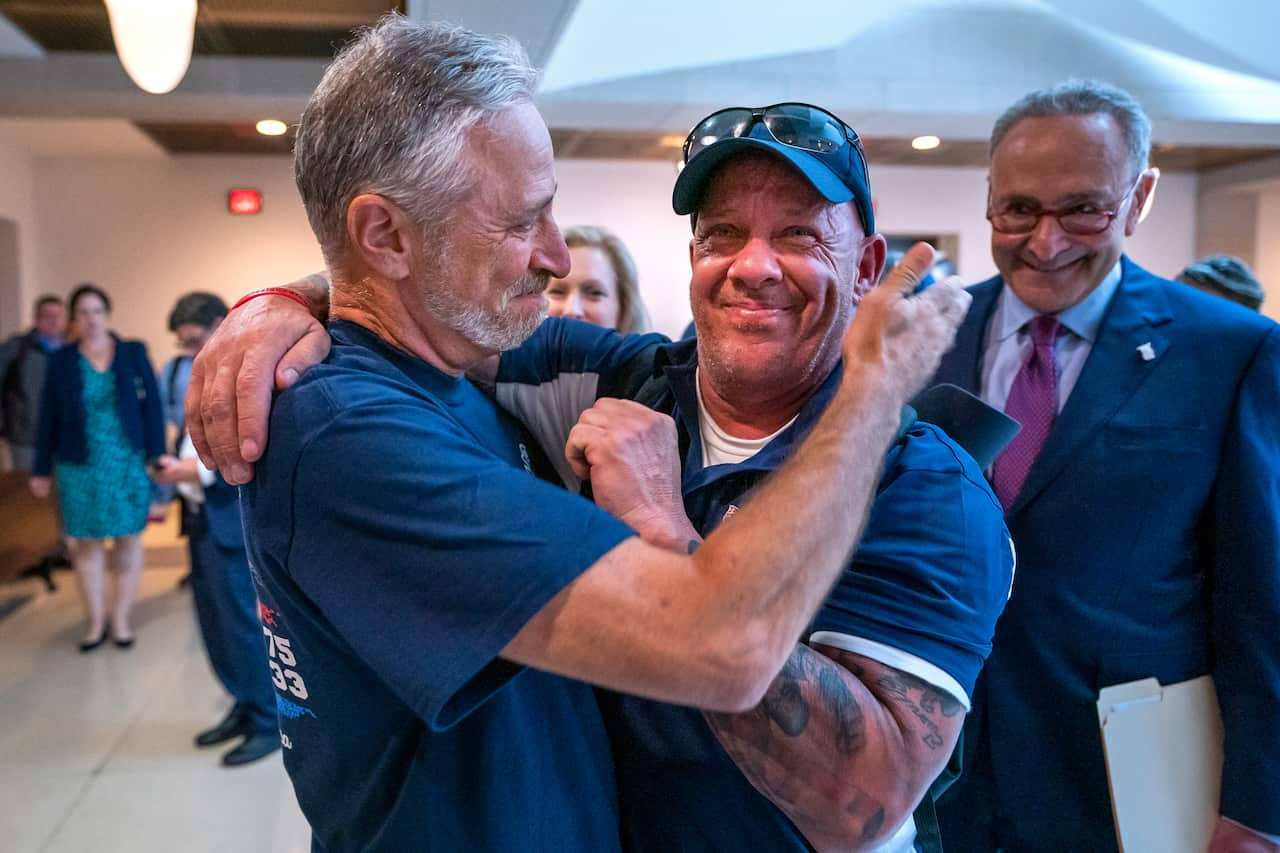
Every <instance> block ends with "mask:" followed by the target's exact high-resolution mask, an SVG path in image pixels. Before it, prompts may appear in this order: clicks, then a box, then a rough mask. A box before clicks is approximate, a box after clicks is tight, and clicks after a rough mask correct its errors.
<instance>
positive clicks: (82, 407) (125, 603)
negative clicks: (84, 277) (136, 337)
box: [31, 284, 164, 652]
mask: <svg viewBox="0 0 1280 853" xmlns="http://www.w3.org/2000/svg"><path fill="white" fill-rule="evenodd" d="M69 308H70V311H71V317H72V320H73V321H74V322H75V326H76V330H77V334H78V338H77V340H76V342H75V343H73V344H69V345H67V346H65V347H63V348H62V349H60V350H58V351H57V352H55V353H54V354H53V355H52V356H51V357H50V359H49V373H48V377H47V379H46V381H45V386H44V395H43V398H42V400H41V406H40V417H39V423H38V426H37V435H36V457H35V466H34V476H33V477H32V478H31V492H32V493H33V494H34V495H35V496H36V497H46V496H47V495H48V494H49V492H50V489H51V486H52V480H53V479H56V480H57V483H58V504H59V507H60V509H61V510H62V518H63V523H64V526H65V528H66V533H67V535H68V536H70V537H71V538H72V539H73V540H74V542H75V544H74V547H73V550H72V563H73V565H74V567H75V571H76V579H77V581H78V586H79V589H80V597H81V600H82V602H83V604H84V608H85V616H86V620H85V633H84V637H83V639H82V640H81V642H80V650H81V651H82V652H88V651H92V650H93V649H96V648H97V647H98V646H100V645H102V642H103V641H104V640H105V639H106V637H107V633H108V630H110V633H111V639H112V640H113V641H114V642H115V644H116V645H117V646H120V647H121V648H128V647H129V646H131V645H133V639H134V636H133V628H132V625H131V624H130V621H129V617H130V612H131V611H132V609H133V602H134V600H135V599H136V598H137V596H138V585H139V583H140V581H141V579H142V530H143V528H144V527H146V524H147V506H148V504H149V502H150V498H151V481H150V480H149V479H148V478H147V467H146V463H147V460H148V459H154V458H156V457H158V456H159V455H160V454H161V453H163V452H164V415H163V411H162V408H161V404H160V393H159V389H158V388H157V387H156V376H155V372H154V370H153V368H152V367H151V361H150V359H149V358H148V357H147V350H146V347H145V346H144V345H143V344H142V342H141V341H123V340H121V339H120V338H118V337H116V335H115V334H114V333H113V332H112V331H111V329H110V328H109V325H108V323H109V319H110V316H111V299H110V297H108V296H107V294H106V293H105V292H104V291H103V290H102V289H101V288H98V287H95V286H94V285H92V284H84V285H81V286H80V287H77V288H76V289H75V291H74V292H72V294H71V300H70V302H69ZM50 475H53V476H52V478H51V476H50ZM108 539H114V540H115V547H114V548H113V549H112V556H113V558H114V559H113V562H114V568H115V575H116V584H115V587H116V589H115V596H114V597H113V599H112V605H111V614H110V620H109V621H108V618H107V611H106V601H107V596H106V561H107V548H106V545H107V540H108Z"/></svg>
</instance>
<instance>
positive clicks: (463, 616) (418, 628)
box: [243, 322, 634, 853]
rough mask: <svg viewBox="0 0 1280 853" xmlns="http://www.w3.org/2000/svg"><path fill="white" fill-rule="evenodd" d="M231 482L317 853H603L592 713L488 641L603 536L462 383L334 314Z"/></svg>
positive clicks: (600, 549) (605, 800)
mask: <svg viewBox="0 0 1280 853" xmlns="http://www.w3.org/2000/svg"><path fill="white" fill-rule="evenodd" d="M330 332H331V334H332V337H333V349H332V351H331V353H330V355H329V358H328V359H327V360H326V361H325V362H324V363H323V364H321V365H318V366H317V367H315V368H312V369H311V370H309V371H307V372H306V373H305V374H304V375H303V377H302V379H301V380H300V381H299V382H298V384H297V385H296V386H295V387H293V388H292V389H290V390H288V391H286V392H284V393H283V394H281V395H280V397H279V399H278V400H277V402H276V404H275V407H274V409H273V411H272V415H271V425H270V442H269V444H268V448H267V452H266V454H265V455H264V457H263V459H262V460H261V462H259V464H258V466H257V472H256V477H255V479H254V481H253V482H252V483H251V484H250V485H248V486H247V487H245V489H244V490H243V510H244V515H245V529H246V542H247V545H248V550H249V555H250V560H251V565H252V574H253V578H254V582H255V585H256V587H257V591H258V596H259V598H260V601H261V604H260V610H261V616H262V621H263V627H264V635H265V637H264V639H265V641H266V645H267V652H268V658H269V663H270V666H271V671H272V676H273V679H274V681H275V685H276V688H277V705H278V710H279V714H280V732H281V740H282V742H283V744H284V747H285V750H284V763H285V768H286V769H287V770H288V772H289V776H290V778H291V779H292V781H293V785H294V789H295V791H296V793H297V796H298V802H299V804H300V805H301V807H302V811H303V813H304V814H305V815H306V817H307V820H308V821H309V822H310V824H311V827H312V830H313V849H314V850H322V851H330V853H336V851H346V850H352V851H355V850H387V851H406V850H415V851H450V853H453V851H459V850H492V851H542V850H592V851H595V850H605V851H607V850H616V849H618V845H619V841H618V815H617V805H616V795H615V789H614V772H613V764H612V762H611V758H610V752H609V746H608V742H607V739H606V735H605V731H604V727H603V723H602V720H601V716H600V711H599V707H598V705H597V703H596V698H595V695H594V694H593V692H592V690H591V689H590V688H589V687H587V686H586V685H583V684H581V683H579V682H575V681H572V680H569V679H565V678H560V677H557V676H553V675H548V674H544V673H541V672H536V671H532V670H529V671H526V670H524V669H523V668H522V667H520V666H518V665H516V664H513V663H510V662H508V661H506V660H503V659H502V658H500V657H499V654H500V653H501V650H502V649H503V648H504V647H505V646H506V645H507V643H508V642H509V641H510V640H511V639H512V638H513V637H514V636H515V635H516V634H517V633H518V632H519V631H520V629H521V628H522V627H523V626H524V625H525V623H526V622H527V621H528V620H529V619H530V617H532V616H533V615H534V614H535V613H537V612H538V610H540V609H541V608H542V606H543V605H544V604H546V603H547V601H548V600H550V599H551V598H552V597H553V596H554V595H556V594H557V593H558V592H559V591H560V590H561V589H563V588H564V587H565V586H566V585H567V584H569V583H570V582H571V581H573V579H574V578H575V577H577V576H578V575H579V574H580V573H581V572H582V571H583V570H584V569H586V568H587V567H588V566H590V565H591V564H592V563H594V562H595V561H596V560H597V559H598V558H599V557H600V556H601V555H603V554H604V553H605V552H607V551H609V550H610V549H611V548H613V547H614V546H615V545H617V544H618V543H620V542H621V541H623V540H624V539H626V538H628V537H630V536H632V535H634V534H633V533H632V532H631V531H630V530H629V529H628V528H627V527H626V526H625V525H623V524H622V523H621V522H619V521H617V520H616V519H614V518H613V517H611V516H609V515H608V514H607V513H605V512H603V511H601V510H599V509H597V508H596V507H594V506H592V505H591V504H590V503H589V502H587V501H585V500H583V499H582V498H580V497H578V496H576V495H573V494H570V493H568V492H566V491H565V490H563V489H562V488H560V487H558V486H553V485H551V484H549V483H547V482H544V481H542V480H539V479H537V478H536V477H535V476H533V475H532V474H531V473H530V470H531V462H530V452H531V444H530V440H529V438H528V437H527V434H526V433H525V432H524V431H523V430H522V428H521V427H520V426H519V424H517V423H516V422H515V421H514V420H513V419H512V418H511V417H510V416H508V415H507V414H506V413H505V412H502V411H500V410H499V409H498V408H497V407H496V406H495V405H493V403H492V402H491V401H490V400H489V399H488V398H487V397H485V396H484V395H482V394H481V393H480V392H479V391H477V389H476V388H475V387H474V386H472V385H471V383H470V382H468V381H467V380H465V379H461V378H455V377H451V376H448V375H447V374H444V373H442V372H440V371H438V370H436V369H435V368H433V367H431V366H430V365H429V364H427V363H425V362H423V361H421V360H418V359H416V358H414V357H412V356H410V355H408V354H406V353H404V352H401V351H399V350H397V349H395V348H393V347H391V346H389V345H387V344H386V343H384V342H383V341H381V340H380V339H379V338H378V337H377V336H375V335H374V334H373V333H371V332H369V331H368V330H366V329H363V328H361V327H359V326H357V325H354V324H352V323H347V322H335V323H333V324H332V326H331V327H330Z"/></svg>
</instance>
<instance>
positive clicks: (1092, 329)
mask: <svg viewBox="0 0 1280 853" xmlns="http://www.w3.org/2000/svg"><path fill="white" fill-rule="evenodd" d="M1120 277H1121V267H1120V262H1119V261H1117V262H1116V265H1115V266H1114V267H1112V268H1111V272H1109V273H1107V274H1106V276H1104V277H1103V279H1102V281H1101V282H1099V284H1098V286H1097V287H1095V288H1094V289H1093V292H1092V293H1090V294H1089V295H1088V296H1086V297H1085V298H1084V299H1082V300H1081V301H1080V302H1078V303H1076V304H1075V305H1072V306H1071V307H1070V308H1068V309H1067V310H1066V311H1063V312H1062V313H1060V314H1058V322H1059V323H1061V324H1062V325H1063V326H1064V327H1066V328H1067V329H1068V330H1069V331H1070V332H1071V333H1072V334H1073V335H1075V336H1076V337H1078V338H1083V339H1084V340H1086V341H1088V342H1089V343H1093V342H1094V341H1095V340H1097V337H1098V329H1099V328H1101V327H1102V320H1103V318H1104V317H1105V316H1106V313H1107V306H1108V305H1110V304H1111V297H1112V296H1113V295H1114V294H1115V292H1116V288H1117V287H1119V286H1120ZM1036 316H1037V314H1036V311H1035V310H1034V309H1032V308H1030V307H1028V306H1027V304H1026V303H1025V302H1023V301H1022V300H1021V299H1019V298H1018V297H1017V295H1016V294H1014V292H1013V288H1011V287H1004V288H1001V290H1000V302H999V304H998V305H997V306H996V318H995V323H994V325H993V326H992V328H994V329H995V331H996V336H997V337H996V339H997V340H1000V341H1003V340H1005V339H1006V338H1008V337H1010V336H1012V335H1015V334H1017V332H1018V331H1019V330H1020V329H1022V328H1023V327H1024V326H1026V325H1027V323H1029V322H1030V321H1031V320H1033V319H1035V317H1036Z"/></svg>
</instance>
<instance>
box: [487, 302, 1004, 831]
mask: <svg viewBox="0 0 1280 853" xmlns="http://www.w3.org/2000/svg"><path fill="white" fill-rule="evenodd" d="M626 341H627V339H625V338H620V337H619V336H617V335H615V334H612V333H604V332H599V331H592V330H590V327H585V326H583V325H581V324H576V323H569V322H564V321H561V322H559V323H553V322H551V321H548V322H547V323H545V324H544V325H543V328H542V329H540V330H539V333H538V334H536V335H535V336H534V337H533V338H531V339H530V341H529V343H528V344H526V346H525V347H522V348H521V349H519V350H516V351H514V352H512V353H508V354H506V355H504V356H503V362H502V367H501V369H500V372H499V386H498V398H499V400H500V401H502V402H503V403H504V405H508V406H510V407H511V408H512V410H513V411H515V412H517V413H518V414H519V416H520V417H521V418H522V419H524V420H526V422H527V423H529V424H530V426H531V427H532V429H533V431H534V432H535V434H537V435H538V436H539V440H547V441H551V442H554V441H556V440H559V434H560V433H561V432H563V431H564V427H563V423H564V422H566V421H570V420H573V419H575V418H576V415H575V414H574V413H573V411H572V410H573V409H574V408H575V407H580V406H581V403H582V398H583V397H584V396H585V389H586V388H591V387H594V388H597V389H601V390H608V391H610V392H612V394H613V395H614V396H629V395H635V394H638V395H639V396H640V397H642V398H648V399H645V400H644V402H646V403H649V404H651V405H654V407H655V408H659V409H661V410H663V411H667V412H669V413H670V414H672V416H673V417H674V419H675V421H676V425H677V431H678V434H679V440H680V452H681V454H682V457H683V475H682V476H683V483H682V488H683V493H684V502H685V510H686V512H687V513H688V515H689V518H690V520H691V521H692V522H693V523H694V525H695V526H696V527H698V529H699V530H700V531H701V532H702V533H703V534H704V535H705V534H707V533H709V532H710V531H711V530H713V529H714V528H715V527H716V526H718V525H719V524H720V523H721V522H722V521H723V520H724V518H726V517H727V515H728V514H731V513H732V512H734V511H735V510H736V508H737V507H740V506H742V505H743V504H744V503H745V502H746V501H747V500H749V499H750V497H751V493H752V492H753V491H754V489H755V488H756V487H757V486H758V485H759V483H760V482H761V481H762V480H763V479H764V478H765V477H766V476H767V475H768V474H769V473H771V472H772V471H773V470H775V469H776V468H777V467H778V466H779V465H781V464H782V463H783V462H784V461H785V460H786V458H787V457H788V456H789V455H790V454H791V452H792V451H793V450H794V449H795V447H796V446H797V445H798V444H799V442H800V441H801V440H802V439H803V437H804V436H805V435H806V434H807V433H808V431H809V429H811V428H812V426H813V424H814V423H815V422H816V421H817V419H818V417H819V416H820V415H821V413H822V412H823V411H824V410H825V408H826V406H827V404H828V403H829V402H830V400H831V397H832V396H833V395H834V393H835V391H836V388H837V386H838V384H839V373H840V371H839V368H837V370H836V371H835V372H834V373H833V374H832V375H831V376H830V377H828V379H827V380H826V382H825V383H824V384H823V385H822V386H821V388H820V389H819V390H818V392H817V393H816V394H815V395H814V396H813V397H812V398H810V400H809V401H808V402H807V403H806V404H805V406H804V408H803V409H802V410H801V412H800V413H799V415H798V416H797V417H796V419H795V421H794V422H793V423H792V424H791V426H790V427H788V428H787V429H786V430H784V431H783V432H782V433H781V434H779V435H778V437H776V438H775V439H774V440H773V441H772V442H770V443H769V444H768V445H766V446H765V447H764V449H762V450H761V451H760V452H759V453H757V454H756V455H755V456H754V457H752V458H751V459H748V460H746V461H744V462H741V463H738V464H730V465H715V466H712V467H709V468H704V467H703V466H702V446H701V437H700V434H699V427H698V412H697V398H696V391H695V384H694V383H695V370H696V366H697V354H696V341H684V342H681V343H677V344H663V343H661V341H660V340H659V341H654V340H653V339H652V338H649V339H639V340H633V341H632V343H630V344H627V343H625V342H626ZM556 370H560V371H562V372H563V373H564V374H566V375H567V376H568V377H570V378H569V380H568V382H566V380H565V377H563V376H560V375H558V374H557V373H555V371H556ZM592 374H594V375H596V376H597V377H598V378H597V379H595V380H587V379H583V378H581V377H583V376H589V375H592ZM657 376H662V377H663V378H664V380H665V381H664V383H663V385H664V386H665V389H666V390H665V391H664V392H662V394H660V395H656V396H655V395H653V394H651V393H650V389H651V388H652V387H653V386H652V384H651V383H650V384H645V383H647V382H650V380H651V379H652V378H653V377H657ZM569 390H574V391H576V394H575V393H566V392H567V391H569ZM628 392H630V394H629V393H628ZM588 405H589V403H588ZM553 413H554V414H553ZM548 446H555V445H554V444H550V445H548ZM829 523H831V524H841V523H847V524H856V523H857V519H844V520H841V519H831V520H830V522H829ZM814 534H815V535H821V531H814ZM1013 562H1014V556H1013V549H1012V545H1011V542H1010V539H1009V533H1008V530H1007V529H1006V527H1005V524H1004V518H1003V511H1002V510H1001V508H1000V505H999V502H998V501H997V500H996V498H995V496H994V494H993V493H992V492H991V488H990V486H989V485H988V483H987V482H986V480H985V478H984V477H983V474H982V471H981V470H980V469H979V468H978V466H977V463H975V462H974V461H973V459H972V458H971V457H970V456H969V455H968V454H967V453H965V452H964V451H963V450H962V449H960V448H959V447H958V446H957V445H956V444H955V443H954V442H953V441H952V440H951V439H950V438H948V437H947V436H946V434H945V433H943V432H942V431H941V430H939V429H938V428H937V427H935V426H933V425H930V424H926V423H919V422H917V423H916V424H914V425H913V426H912V427H911V428H910V429H908V430H907V431H906V433H905V434H904V435H903V436H902V437H901V438H900V439H899V440H898V441H897V442H896V443H895V444H894V445H893V446H892V447H891V448H890V449H889V451H888V453H887V455H886V457H885V459H884V469H883V473H882V475H881V478H880V481H879V484H878V486H877V492H876V498H875V501H874V503H873V505H872V508H871V512H870V515H869V518H868V521H867V525H866V528H865V530H864V532H863V535H862V538H861V540H860V542H859V545H858V548H857V551H856V552H855V553H854V555H853V557H852V559H851V561H850V563H849V565H848V566H846V568H845V570H844V572H843V573H842V574H841V576H840V578H839V580H838V581H837V583H836V586H835V587H834V589H833V590H832V592H831V594H830V595H829V596H828V598H827V600H826V601H825V603H824V604H823V605H822V607H821V609H820V610H819V612H818V614H817V615H816V617H815V619H814V621H813V624H812V625H811V626H810V630H809V632H807V634H806V636H809V637H814V638H815V639H814V640H813V641H815V642H826V643H829V644H832V645H836V644H840V645H841V646H842V647H847V648H851V649H852V650H854V651H856V652H858V653H860V654H865V655H866V656H868V657H872V658H875V659H877V660H881V661H882V662H885V663H887V664H888V665H890V666H898V668H906V667H908V666H914V667H917V668H916V669H913V670H911V671H915V672H918V671H919V669H918V667H919V665H920V663H921V662H923V665H924V666H925V667H928V668H931V669H932V670H933V674H932V677H929V678H926V680H928V681H930V682H931V683H933V684H934V685H935V686H938V687H941V688H943V689H947V690H949V692H952V693H953V694H959V695H956V698H957V699H958V700H960V701H961V702H962V703H963V704H964V705H965V706H966V707H967V706H968V704H969V701H968V697H969V696H970V695H971V694H972V690H973V685H974V681H975V680H976V678H977V676H978V673H979V671H980V670H981V668H982V664H983V662H984V661H985V659H986V657H987V655H988V654H989V653H990V650H991V637H992V634H993V632H994V628H995V622H996V619H997V618H998V617H999V615H1000V613H1001V611H1002V610H1003V607H1004V604H1005V602H1006V600H1007V599H1008V594H1009V588H1010V584H1011V582H1012V575H1013ZM903 655H905V656H908V657H902V656H903ZM601 702H602V706H603V707H604V710H605V717H606V721H607V723H608V726H609V733H610V739H611V741H612V744H613V749H614V757H615V761H616V762H617V770H618V785H619V797H620V806H621V810H622V820H623V834H624V837H625V839H626V842H627V845H628V849H630V850H634V851H643V853H659V851H671V850H680V851H682V853H683V851H694V852H695V853H696V851H725V853H728V851H743V850H769V851H807V850H809V849H810V848H809V846H808V845H807V844H806V843H805V841H804V839H803V837H802V836H801V835H800V833H799V831H798V830H797V829H796V828H795V827H794V825H793V824H792V823H791V822H790V820H789V819H788V818H787V817H786V816H785V815H784V814H783V813H782V811H780V810H779V809H777V808H776V807H775V806H774V805H773V804H772V803H770V802H769V801H768V800H767V799H766V798H765V797H764V796H763V795H761V794H759V793H758V792H757V791H756V790H755V789H754V788H752V787H751V785H750V783H749V782H747V780H746V778H745V777H744V776H743V775H742V773H741V772H740V771H739V770H738V769H737V767H736V766H735V765H734V764H733V762H732V760H731V759H730V758H729V757H728V755H727V754H726V753H725V752H724V750H723V749H722V748H721V747H720V745H719V743H718V741H717V740H716V738H715V735H714V733H713V732H712V731H711V729H710V727H709V726H708V725H707V723H706V721H705V720H704V719H703V716H702V714H701V713H700V712H698V711H695V710H691V709H689V708H684V707H679V706H675V705H667V704H663V703H658V702H653V701H649V700H644V699H637V698H635V697H629V696H619V695H616V694H611V693H608V692H605V691H601Z"/></svg>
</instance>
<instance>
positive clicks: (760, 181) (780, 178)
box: [698, 151, 849, 216]
mask: <svg viewBox="0 0 1280 853" xmlns="http://www.w3.org/2000/svg"><path fill="white" fill-rule="evenodd" d="M753 198H769V199H772V200H775V201H784V202H786V203H787V204H788V205H789V206H791V207H794V208H796V209H805V210H811V211H813V212H815V213H816V212H822V211H827V210H831V211H834V210H836V209H837V208H841V207H848V206H849V205H848V204H832V203H831V202H829V201H827V200H826V199H825V198H823V197H822V195H821V194H819V193H818V191H817V190H816V189H814V188H813V184H811V183H809V181H808V179H807V178H805V177H804V175H803V174H802V173H801V172H800V170H799V169H797V168H796V167H795V166H793V165H791V164H790V163H788V162H787V161H786V160H785V159H783V158H782V157H780V156H778V155H776V154H771V153H769V152H767V151H744V152H742V153H741V154H735V155H734V156H732V157H730V158H728V159H727V160H725V161H724V162H723V163H721V164H720V165H719V166H717V167H716V169H715V171H713V172H712V173H711V177H710V178H708V179H707V187H706V190H705V192H703V194H702V199H701V201H700V202H699V204H698V215H699V216H710V215H715V214H716V213H718V212H719V211H721V210H723V209H725V208H726V207H728V206H734V205H738V204H742V203H744V202H747V201H749V200H751V199H753Z"/></svg>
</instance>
